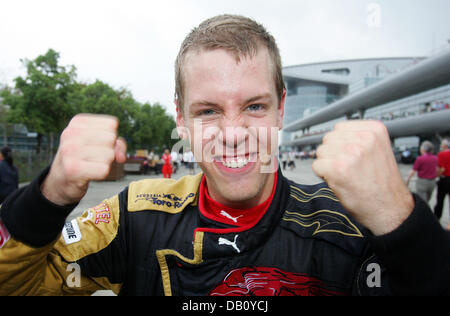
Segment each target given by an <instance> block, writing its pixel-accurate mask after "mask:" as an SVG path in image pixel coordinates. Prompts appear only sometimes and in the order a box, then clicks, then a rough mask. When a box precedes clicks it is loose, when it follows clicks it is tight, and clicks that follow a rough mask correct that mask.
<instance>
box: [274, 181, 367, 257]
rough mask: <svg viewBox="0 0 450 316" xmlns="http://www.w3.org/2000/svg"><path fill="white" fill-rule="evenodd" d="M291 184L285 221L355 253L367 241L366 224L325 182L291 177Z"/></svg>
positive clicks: (306, 235) (298, 231)
mask: <svg viewBox="0 0 450 316" xmlns="http://www.w3.org/2000/svg"><path fill="white" fill-rule="evenodd" d="M289 188H290V192H289V203H288V205H287V208H286V210H285V211H284V214H283V217H282V225H284V226H285V227H287V228H289V229H290V230H291V231H294V232H295V233H296V234H297V235H298V236H299V237H301V238H310V239H318V240H324V241H327V242H328V243H332V244H334V245H335V246H338V247H341V248H344V249H346V250H348V251H349V252H352V253H355V252H356V253H359V252H360V251H361V249H362V248H363V247H364V245H365V244H366V242H365V238H364V228H363V227H362V226H360V225H359V224H358V223H357V222H356V221H355V220H354V219H353V218H352V217H351V215H350V214H349V213H348V211H347V210H346V209H345V208H344V207H343V206H342V205H341V203H340V201H339V199H338V198H337V197H336V195H335V194H334V192H333V191H332V190H331V189H330V188H329V187H328V185H327V184H326V183H325V182H322V183H318V184H315V185H301V184H297V183H294V182H292V181H289Z"/></svg>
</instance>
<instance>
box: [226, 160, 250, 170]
mask: <svg viewBox="0 0 450 316" xmlns="http://www.w3.org/2000/svg"><path fill="white" fill-rule="evenodd" d="M248 162H249V161H248V160H247V159H244V158H237V159H236V160H231V161H223V162H222V164H223V165H224V166H225V167H227V168H232V169H238V168H242V167H245V166H246V165H247V164H248Z"/></svg>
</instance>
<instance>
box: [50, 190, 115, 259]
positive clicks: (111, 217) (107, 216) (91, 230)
mask: <svg viewBox="0 0 450 316" xmlns="http://www.w3.org/2000/svg"><path fill="white" fill-rule="evenodd" d="M119 214H120V208H119V198H118V196H115V197H113V198H111V199H108V200H105V201H103V202H102V203H101V204H100V205H98V206H96V207H92V208H90V209H88V210H87V211H85V212H84V213H83V215H81V216H80V217H78V218H76V219H73V220H72V221H71V222H68V223H66V225H65V226H64V228H63V231H62V235H61V238H60V239H59V240H58V242H57V243H56V244H55V249H56V250H57V251H58V252H59V253H60V254H61V255H62V256H63V257H64V258H65V259H66V260H67V261H69V262H73V261H76V260H78V259H81V258H83V257H85V256H88V255H90V254H93V253H97V252H99V251H100V250H103V249H104V248H106V247H107V246H108V245H109V244H110V243H111V241H113V239H114V238H115V237H116V236H117V231H118V229H119Z"/></svg>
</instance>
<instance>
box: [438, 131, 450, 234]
mask: <svg viewBox="0 0 450 316" xmlns="http://www.w3.org/2000/svg"><path fill="white" fill-rule="evenodd" d="M438 165H439V171H438V176H439V177H440V179H439V182H438V185H437V187H438V193H437V202H436V206H435V207H434V214H435V215H436V217H437V218H438V219H440V218H441V216H442V208H443V207H444V200H445V196H446V195H449V196H450V139H448V138H446V139H444V140H443V141H442V143H441V152H440V153H439V154H438ZM449 228H450V227H449Z"/></svg>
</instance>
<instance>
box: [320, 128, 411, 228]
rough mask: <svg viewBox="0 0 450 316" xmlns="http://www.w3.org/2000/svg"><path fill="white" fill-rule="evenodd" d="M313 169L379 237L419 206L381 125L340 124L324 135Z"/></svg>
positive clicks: (356, 216)
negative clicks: (406, 183) (401, 173)
mask: <svg viewBox="0 0 450 316" xmlns="http://www.w3.org/2000/svg"><path fill="white" fill-rule="evenodd" d="M312 168H313V170H314V172H315V173H316V174H317V175H318V176H319V177H321V178H323V179H324V180H325V181H326V182H327V183H328V185H329V186H330V188H331V189H332V190H333V191H334V193H335V194H336V196H337V197H338V198H339V200H340V202H341V204H342V205H343V206H344V207H345V208H346V209H347V210H348V211H349V212H350V213H351V214H352V216H353V217H354V218H355V219H356V220H357V221H358V222H359V223H361V224H362V225H364V226H365V227H366V228H368V229H370V230H371V231H372V233H373V234H375V235H383V234H386V233H389V232H391V231H393V230H394V229H396V228H397V227H398V226H400V224H402V223H403V221H404V220H405V219H406V218H407V217H408V216H409V215H410V214H411V212H412V210H413V208H414V199H413V197H412V194H411V192H409V190H408V187H407V186H406V185H405V183H404V181H403V179H402V177H401V175H400V171H399V169H398V166H397V162H396V160H395V157H394V154H393V152H392V148H391V142H390V139H389V134H388V132H387V129H386V127H385V126H384V124H383V123H381V122H378V121H346V122H341V123H338V124H336V126H335V127H334V130H333V131H332V132H330V133H327V134H326V135H325V136H324V137H323V141H322V145H320V146H319V148H318V149H317V159H316V160H315V161H314V163H313V165H312Z"/></svg>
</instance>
